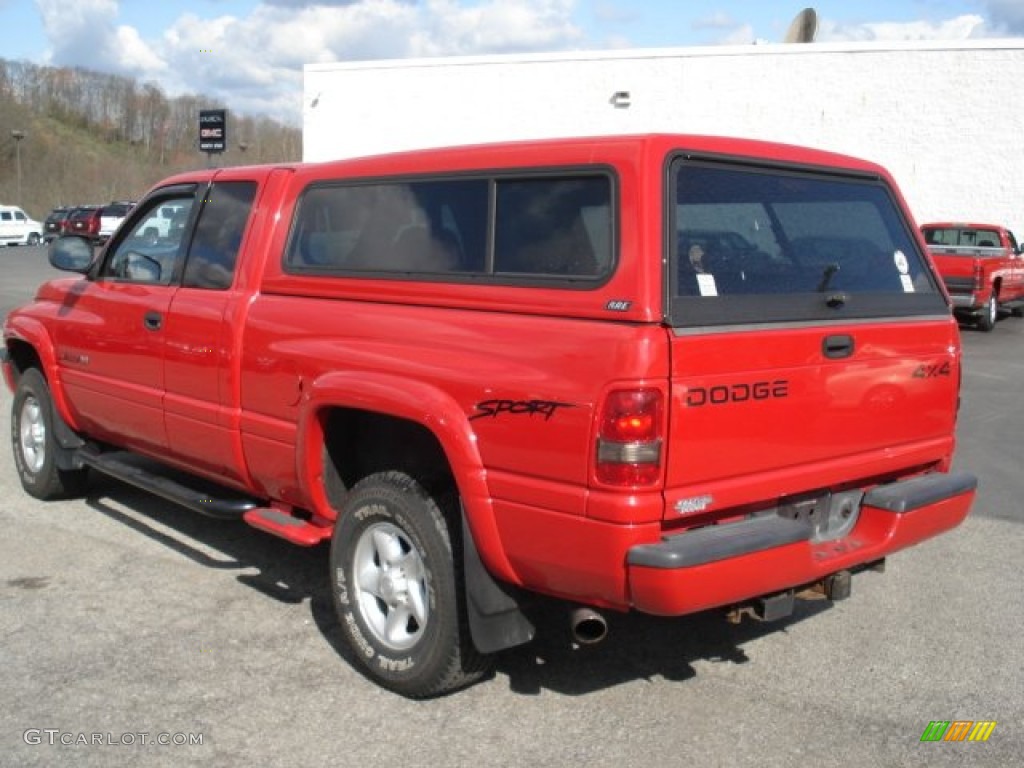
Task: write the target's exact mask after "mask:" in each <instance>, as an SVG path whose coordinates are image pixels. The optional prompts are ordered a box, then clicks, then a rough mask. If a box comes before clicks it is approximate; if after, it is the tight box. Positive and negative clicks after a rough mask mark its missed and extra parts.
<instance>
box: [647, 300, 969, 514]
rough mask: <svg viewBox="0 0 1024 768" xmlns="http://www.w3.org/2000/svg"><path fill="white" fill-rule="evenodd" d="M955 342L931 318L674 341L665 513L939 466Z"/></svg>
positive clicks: (954, 378) (950, 409) (946, 447)
mask: <svg viewBox="0 0 1024 768" xmlns="http://www.w3.org/2000/svg"><path fill="white" fill-rule="evenodd" d="M955 334H956V328H955V327H954V326H953V325H952V324H951V323H949V322H948V321H945V320H941V321H939V320H932V321H923V322H911V323H896V324H885V323H870V324H858V325H838V326H827V327H826V326H819V327H810V328H793V329H775V330H768V329H766V330H764V331H760V332H753V331H749V330H747V331H742V332H737V333H715V334H704V335H688V334H681V335H678V336H677V337H676V338H675V339H674V349H673V362H672V406H671V414H670V427H669V436H670V437H669V446H668V450H667V478H666V486H667V497H666V499H667V502H668V503H667V505H666V506H667V512H668V514H669V515H670V516H672V515H676V514H678V512H679V511H680V510H679V509H676V506H677V505H679V504H682V508H681V509H684V510H685V509H689V508H691V507H693V505H694V504H696V505H697V506H698V507H699V506H700V502H694V501H692V500H694V499H702V498H704V497H707V496H711V497H712V498H713V499H714V503H713V506H714V507H715V508H719V509H720V508H723V507H735V506H739V505H745V504H757V503H759V502H762V501H766V500H775V499H777V498H778V497H779V496H782V495H791V494H799V493H803V492H810V491H814V490H819V489H833V490H834V489H836V488H837V487H839V486H843V485H846V484H850V483H855V482H857V481H863V480H868V479H870V478H878V477H880V476H883V475H887V474H889V473H893V472H896V473H898V472H900V471H907V470H910V469H914V468H920V467H923V466H926V465H932V464H935V463H936V462H940V461H942V460H943V459H945V458H946V457H948V456H949V455H950V453H951V452H952V447H953V431H954V426H955V424H954V420H955V413H956V398H957V391H958V379H959V359H958V353H957V351H956V350H957V344H956V336H955ZM707 506H709V507H710V506H712V505H711V504H708V505H707Z"/></svg>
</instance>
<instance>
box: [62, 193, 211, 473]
mask: <svg viewBox="0 0 1024 768" xmlns="http://www.w3.org/2000/svg"><path fill="white" fill-rule="evenodd" d="M197 189H198V188H197V185H195V184H188V185H177V186H173V187H168V188H165V189H164V190H161V191H159V192H158V193H156V194H155V195H152V196H151V197H150V198H149V199H148V200H146V201H144V202H143V203H142V204H140V206H139V207H138V209H137V210H136V211H135V213H134V214H133V216H132V219H131V221H129V222H127V224H126V226H125V228H124V230H123V231H122V232H121V233H120V234H119V236H118V237H117V239H116V240H113V241H111V243H110V244H109V246H108V247H107V249H106V250H105V252H104V254H103V257H102V259H101V261H100V262H99V264H98V265H97V267H96V268H95V271H94V273H93V274H92V275H91V276H90V279H89V280H83V281H82V282H81V283H80V285H79V286H78V288H77V289H76V290H75V292H74V293H73V297H74V301H73V303H72V304H71V305H70V306H68V307H66V309H65V310H64V312H65V314H64V317H63V318H62V321H61V322H60V323H58V324H56V326H55V327H56V328H57V338H56V346H57V360H58V365H59V367H60V375H61V377H62V380H63V382H64V386H65V389H66V392H67V396H68V401H69V404H70V407H71V409H72V411H73V412H74V415H75V419H76V421H78V422H79V423H80V424H81V425H82V427H83V428H84V429H85V431H86V432H88V433H89V434H90V435H92V436H94V437H97V438H100V439H109V440H110V442H112V443H114V444H116V445H120V446H123V447H126V448H131V449H134V450H140V451H142V452H145V453H158V454H162V453H163V452H165V451H166V448H167V436H166V431H165V429H164V419H163V397H164V367H163V366H164V336H165V325H166V322H167V313H168V309H169V308H170V305H171V300H172V298H173V296H174V293H175V291H176V290H177V287H178V283H179V281H180V279H181V272H182V267H183V264H184V256H185V250H186V247H187V243H188V238H187V237H186V233H187V232H188V231H189V229H190V227H191V223H192V218H193V217H192V210H193V207H194V203H195V199H196V194H197Z"/></svg>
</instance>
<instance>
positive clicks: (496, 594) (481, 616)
mask: <svg viewBox="0 0 1024 768" xmlns="http://www.w3.org/2000/svg"><path fill="white" fill-rule="evenodd" d="M462 562H463V568H464V571H465V579H466V611H467V613H468V614H469V633H470V636H471V637H472V638H473V645H474V646H476V649H477V650H478V651H479V652H480V653H496V652H497V651H502V650H504V649H506V648H514V647H515V646H517V645H522V644H524V643H528V642H530V641H531V640H533V636H534V634H535V633H536V629H535V628H534V626H533V624H532V623H530V620H529V619H527V618H526V616H525V615H523V612H522V611H521V610H520V609H519V603H518V602H517V601H516V599H515V597H513V596H512V594H511V591H510V590H509V588H508V587H506V586H504V585H502V584H501V583H499V582H498V581H497V580H496V579H495V578H494V577H493V576H491V574H490V573H489V572H488V571H487V569H486V568H485V567H484V564H483V562H481V560H480V553H479V552H478V551H477V548H476V542H474V541H473V534H472V533H470V530H469V526H468V525H467V524H466V516H465V514H463V515H462Z"/></svg>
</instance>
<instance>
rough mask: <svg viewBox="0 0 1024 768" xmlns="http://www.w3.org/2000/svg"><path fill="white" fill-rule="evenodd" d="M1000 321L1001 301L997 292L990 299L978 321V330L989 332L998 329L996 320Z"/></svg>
mask: <svg viewBox="0 0 1024 768" xmlns="http://www.w3.org/2000/svg"><path fill="white" fill-rule="evenodd" d="M998 319H999V299H998V297H997V296H996V293H995V291H993V292H992V295H991V296H989V297H988V303H987V304H986V305H985V311H984V314H982V316H981V317H980V318H979V319H978V328H980V329H981V330H983V331H985V332H988V331H991V330H992V329H993V328H995V327H996V320H998Z"/></svg>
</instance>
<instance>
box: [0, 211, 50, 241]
mask: <svg viewBox="0 0 1024 768" xmlns="http://www.w3.org/2000/svg"><path fill="white" fill-rule="evenodd" d="M42 239H43V225H42V224H40V223H39V222H38V221H35V220H34V219H31V218H29V216H28V214H26V213H25V212H24V211H23V210H21V208H18V207H17V206H13V205H0V243H3V244H4V245H38V244H39V243H40V242H42Z"/></svg>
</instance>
